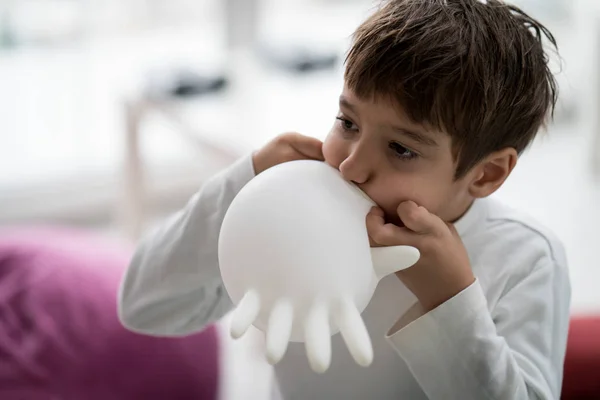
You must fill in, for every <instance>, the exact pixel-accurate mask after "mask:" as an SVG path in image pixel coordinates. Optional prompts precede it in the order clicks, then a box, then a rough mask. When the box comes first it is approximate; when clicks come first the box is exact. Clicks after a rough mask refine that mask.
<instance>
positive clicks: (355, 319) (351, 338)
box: [337, 299, 373, 367]
mask: <svg viewBox="0 0 600 400" xmlns="http://www.w3.org/2000/svg"><path fill="white" fill-rule="evenodd" d="M338 312H339V314H338V315H337V324H338V327H339V328H340V333H341V335H342V338H343V339H344V342H345V343H346V346H347V347H348V351H350V355H352V358H354V361H356V363H357V364H358V365H360V366H363V367H368V366H369V365H371V363H372V362H373V346H372V344H371V338H370V336H369V332H368V331H367V328H366V326H365V323H364V321H363V320H362V318H361V316H360V313H359V312H358V310H357V309H356V306H355V305H354V304H353V303H352V302H351V301H350V300H348V299H344V300H342V301H341V303H340V309H339V310H338Z"/></svg>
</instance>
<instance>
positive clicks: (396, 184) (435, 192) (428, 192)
mask: <svg viewBox="0 0 600 400" xmlns="http://www.w3.org/2000/svg"><path fill="white" fill-rule="evenodd" d="M370 189H371V190H370V193H369V195H370V196H371V197H372V198H373V200H374V201H375V202H376V203H377V204H378V205H379V206H380V207H381V208H382V209H383V210H384V211H385V213H386V214H387V215H388V217H389V218H391V219H393V217H394V216H396V209H397V208H398V205H399V204H400V203H402V202H404V201H408V200H410V201H414V202H415V203H417V204H418V205H420V206H423V207H425V208H426V209H427V210H429V211H430V212H432V213H434V214H437V213H439V212H440V211H442V210H443V208H444V204H445V203H447V200H448V193H447V190H448V188H447V186H446V185H443V184H441V182H434V181H432V180H431V179H422V178H421V177H419V176H415V175H414V174H406V175H404V176H394V177H390V179H389V180H381V181H380V182H378V184H377V185H373V186H372V187H371V188H370ZM392 222H393V221H392Z"/></svg>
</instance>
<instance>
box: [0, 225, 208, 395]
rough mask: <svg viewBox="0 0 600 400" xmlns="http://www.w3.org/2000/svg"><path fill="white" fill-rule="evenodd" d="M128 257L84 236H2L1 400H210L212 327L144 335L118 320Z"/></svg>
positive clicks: (55, 232)
mask: <svg viewBox="0 0 600 400" xmlns="http://www.w3.org/2000/svg"><path fill="white" fill-rule="evenodd" d="M130 254H131V250H130V249H129V248H126V247H124V246H121V245H118V244H116V243H113V242H110V241H108V240H104V239H100V238H98V237H96V236H95V235H93V234H91V233H87V232H82V231H80V230H70V229H53V228H44V229H20V230H5V231H3V232H0V399H6V400H12V399H19V400H31V399H44V400H47V399H61V400H70V399H73V400H95V399H98V400H107V399H111V400H120V399H123V400H125V399H126V400H131V399H145V400H146V399H148V400H152V399H156V400H159V399H160V400H165V399H169V400H177V399H181V400H184V399H190V400H191V399H194V400H197V399H210V400H212V399H215V398H216V396H217V384H218V382H217V379H218V370H219V368H218V367H219V366H218V340H217V334H216V331H215V328H214V327H211V328H209V329H207V330H206V331H204V332H202V333H200V334H197V335H192V336H189V337H186V338H180V339H164V338H152V337H148V336H141V335H136V334H134V333H131V332H129V331H127V330H125V329H124V328H123V327H122V326H121V324H120V323H119V321H118V319H117V314H116V309H117V306H116V296H117V289H118V285H119V281H120V278H121V275H122V273H123V271H124V269H125V268H126V266H127V262H128V260H129V257H130Z"/></svg>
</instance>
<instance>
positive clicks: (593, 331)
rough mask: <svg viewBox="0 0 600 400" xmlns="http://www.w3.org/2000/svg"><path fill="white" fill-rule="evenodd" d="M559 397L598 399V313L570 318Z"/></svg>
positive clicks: (599, 318) (580, 399)
mask: <svg viewBox="0 0 600 400" xmlns="http://www.w3.org/2000/svg"><path fill="white" fill-rule="evenodd" d="M561 399H562V400H592V399H594V400H595V399H600V315H590V316H579V317H577V316H576V317H573V319H572V320H571V327H570V331H569V339H568V345H567V354H566V358H565V370H564V379H563V392H562V397H561Z"/></svg>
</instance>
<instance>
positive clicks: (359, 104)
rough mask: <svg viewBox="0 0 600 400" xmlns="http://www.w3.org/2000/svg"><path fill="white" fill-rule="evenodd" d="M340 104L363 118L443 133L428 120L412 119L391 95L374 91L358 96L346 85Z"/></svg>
mask: <svg viewBox="0 0 600 400" xmlns="http://www.w3.org/2000/svg"><path fill="white" fill-rule="evenodd" d="M340 106H341V107H344V108H347V109H350V110H351V111H354V112H355V113H357V114H360V115H358V116H359V117H361V118H365V119H374V120H377V121H378V122H379V123H381V124H385V123H388V124H392V125H402V126H404V127H407V128H413V129H418V130H422V131H427V132H430V133H433V134H436V133H441V132H440V131H439V130H438V129H436V128H434V127H433V126H432V125H431V124H429V123H427V122H419V121H415V120H414V119H412V118H411V117H410V115H409V114H408V113H407V112H406V109H405V107H404V106H403V105H402V104H401V103H400V102H399V101H398V100H397V99H396V98H394V97H393V96H391V95H386V94H378V93H372V94H369V95H368V96H357V95H356V93H354V91H352V89H350V88H348V87H347V86H346V85H344V89H343V90H342V94H341V95H340Z"/></svg>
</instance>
